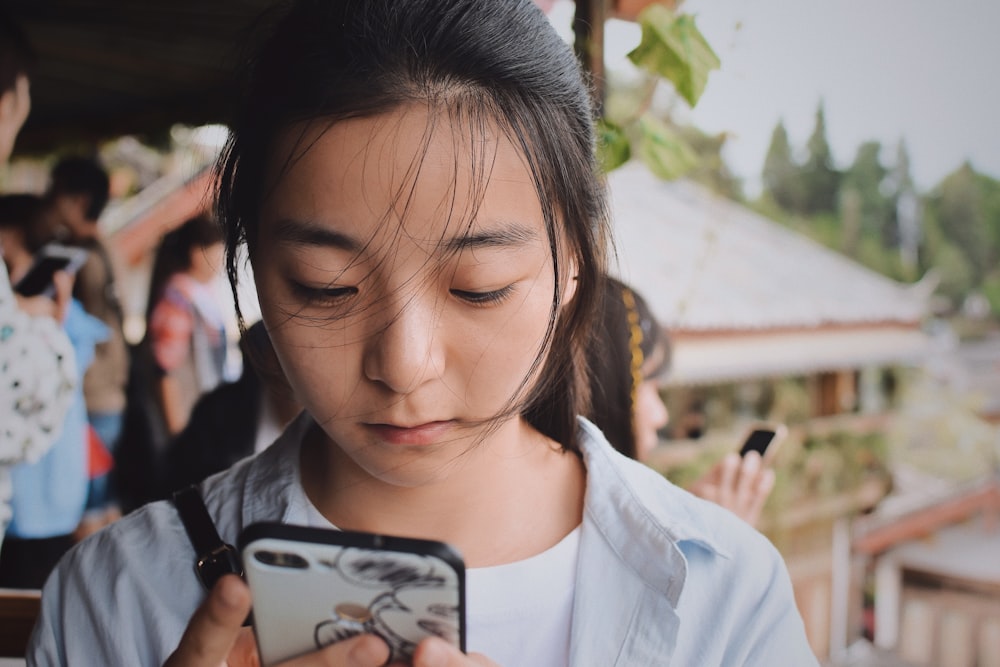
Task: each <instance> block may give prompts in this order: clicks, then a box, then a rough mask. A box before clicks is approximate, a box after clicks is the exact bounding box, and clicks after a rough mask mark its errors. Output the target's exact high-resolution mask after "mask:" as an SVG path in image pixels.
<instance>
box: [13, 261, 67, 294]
mask: <svg viewBox="0 0 1000 667" xmlns="http://www.w3.org/2000/svg"><path fill="white" fill-rule="evenodd" d="M68 265H69V258H67V257H45V258H43V259H42V260H41V261H39V262H36V263H35V264H33V265H32V266H31V270H30V271H28V273H26V274H25V275H24V277H23V278H21V279H20V280H18V281H17V284H16V285H14V290H15V291H16V292H17V293H18V294H20V295H21V296H38V295H40V294H45V295H46V296H51V292H52V289H53V288H54V285H53V284H52V277H53V276H54V275H55V273H56V271H62V270H63V269H65V268H66V267H67V266H68Z"/></svg>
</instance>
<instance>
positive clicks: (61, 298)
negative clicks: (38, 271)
mask: <svg viewBox="0 0 1000 667" xmlns="http://www.w3.org/2000/svg"><path fill="white" fill-rule="evenodd" d="M52 283H53V284H54V285H55V286H56V294H55V298H54V299H53V300H54V301H55V303H56V312H57V314H56V318H57V319H58V320H59V321H60V322H62V321H64V320H65V319H66V311H67V310H68V309H69V301H70V299H71V298H73V276H71V275H69V274H68V273H66V272H65V271H56V272H55V273H54V274H53V275H52Z"/></svg>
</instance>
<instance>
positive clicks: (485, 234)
mask: <svg viewBox="0 0 1000 667" xmlns="http://www.w3.org/2000/svg"><path fill="white" fill-rule="evenodd" d="M274 234H275V236H276V237H277V239H278V241H279V242H280V243H290V244H294V245H307V246H316V247H325V248H338V249H340V250H348V251H357V250H360V249H361V247H362V245H363V244H362V243H361V242H360V241H358V240H357V239H355V238H352V237H351V236H348V235H347V234H344V233H342V232H337V231H334V230H332V229H329V228H327V227H325V226H323V225H321V224H318V223H316V222H312V221H306V220H291V219H287V218H285V219H282V220H279V221H278V223H277V225H276V228H275V232H274ZM537 236H538V235H537V233H536V232H535V230H533V229H531V228H529V227H527V226H525V225H523V224H520V223H517V222H501V223H499V224H498V226H497V227H496V228H495V229H489V230H484V231H479V232H476V233H472V234H465V235H462V236H456V237H455V238H451V239H445V240H443V241H442V242H441V243H440V244H438V245H439V247H440V248H442V249H444V250H448V251H452V252H455V251H461V250H475V249H480V248H509V247H512V246H521V245H525V244H527V243H530V242H531V241H534V240H535V239H536V238H537Z"/></svg>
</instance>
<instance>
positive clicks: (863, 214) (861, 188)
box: [841, 141, 894, 244]
mask: <svg viewBox="0 0 1000 667" xmlns="http://www.w3.org/2000/svg"><path fill="white" fill-rule="evenodd" d="M881 153H882V145H881V144H880V143H879V142H877V141H866V142H865V143H863V144H861V146H859V147H858V152H857V155H856V156H855V158H854V163H853V164H851V167H850V168H849V169H848V170H847V171H846V172H844V176H843V180H842V184H841V188H842V189H843V191H844V193H843V194H842V196H841V202H844V201H845V200H846V201H852V197H851V196H850V195H848V193H854V195H855V196H856V203H855V205H856V211H854V213H855V214H856V216H857V218H856V221H857V227H858V233H859V234H860V235H862V236H866V237H869V238H872V237H874V238H876V239H878V240H879V243H880V244H884V240H885V239H886V238H887V237H891V236H894V232H893V231H891V230H890V229H888V228H890V227H892V224H893V215H892V202H891V201H890V200H889V198H887V197H886V196H885V194H884V193H883V192H884V188H883V186H884V184H885V179H886V176H887V174H888V173H889V170H888V169H886V168H885V167H884V166H883V165H882V161H881V159H880V154H881ZM841 215H842V216H843V215H844V211H843V210H842V211H841Z"/></svg>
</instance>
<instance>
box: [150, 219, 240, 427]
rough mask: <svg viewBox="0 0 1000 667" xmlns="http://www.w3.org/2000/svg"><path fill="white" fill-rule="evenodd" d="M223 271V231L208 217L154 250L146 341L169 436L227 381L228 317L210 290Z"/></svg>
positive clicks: (182, 228) (173, 234)
mask: <svg viewBox="0 0 1000 667" xmlns="http://www.w3.org/2000/svg"><path fill="white" fill-rule="evenodd" d="M221 270H222V231H221V230H220V229H219V225H218V224H217V223H216V222H215V221H214V220H212V219H211V218H209V217H207V216H197V217H194V218H191V219H190V220H188V221H187V222H185V223H184V224H182V225H181V226H180V227H178V228H177V229H175V230H173V231H171V232H170V233H168V234H167V235H166V236H164V237H163V241H162V242H161V243H160V246H159V248H158V249H157V252H156V259H155V261H154V262H153V275H152V277H151V279H150V285H149V299H148V305H147V310H146V341H147V343H148V346H149V352H150V353H151V354H152V362H153V364H154V366H155V369H156V371H157V375H158V378H159V381H158V383H157V385H158V386H157V388H156V389H157V391H156V395H157V396H158V397H159V408H160V413H161V416H162V418H163V422H164V424H165V426H166V429H167V432H168V433H169V434H170V435H176V434H177V433H180V431H181V430H182V429H183V428H184V426H185V425H186V424H187V421H188V419H189V418H190V416H191V409H192V408H193V407H194V404H195V402H196V401H197V400H198V397H199V396H201V395H202V394H204V393H206V392H208V391H211V390H212V389H214V388H215V387H216V386H217V385H218V384H219V383H220V382H221V381H222V379H223V371H224V368H225V361H226V329H225V319H224V316H223V314H222V309H221V308H220V307H219V303H218V300H217V297H216V295H215V293H214V292H213V291H212V288H211V284H212V283H213V282H214V281H215V279H216V278H217V277H218V276H219V275H221V274H220V271H221Z"/></svg>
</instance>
